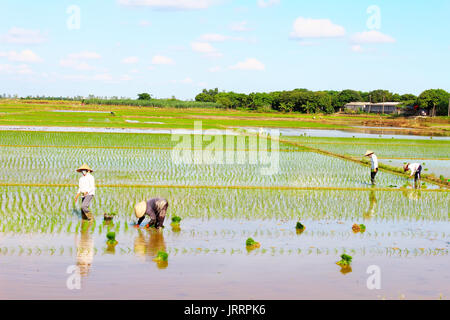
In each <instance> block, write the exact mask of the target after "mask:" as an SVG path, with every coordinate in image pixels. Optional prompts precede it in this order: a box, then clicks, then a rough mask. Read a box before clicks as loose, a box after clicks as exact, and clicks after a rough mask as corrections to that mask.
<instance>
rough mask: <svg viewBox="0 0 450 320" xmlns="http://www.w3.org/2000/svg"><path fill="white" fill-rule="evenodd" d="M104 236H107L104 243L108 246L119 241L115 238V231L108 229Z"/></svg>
mask: <svg viewBox="0 0 450 320" xmlns="http://www.w3.org/2000/svg"><path fill="white" fill-rule="evenodd" d="M106 238H107V240H106V244H108V246H115V245H117V244H118V243H119V242H118V241H117V240H116V233H115V232H112V231H109V232H108V233H107V234H106Z"/></svg>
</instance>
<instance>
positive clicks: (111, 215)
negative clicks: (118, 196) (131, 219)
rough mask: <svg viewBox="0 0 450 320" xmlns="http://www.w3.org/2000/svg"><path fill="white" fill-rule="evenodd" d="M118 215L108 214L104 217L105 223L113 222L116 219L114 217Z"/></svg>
mask: <svg viewBox="0 0 450 320" xmlns="http://www.w3.org/2000/svg"><path fill="white" fill-rule="evenodd" d="M116 215H117V213H115V212H111V213H106V212H105V214H104V215H103V219H104V221H111V220H112V219H114V217H115V216H116Z"/></svg>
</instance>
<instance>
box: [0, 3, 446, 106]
mask: <svg viewBox="0 0 450 320" xmlns="http://www.w3.org/2000/svg"><path fill="white" fill-rule="evenodd" d="M0 12H2V19H1V20H0V93H7V94H18V95H21V96H25V95H38V94H39V95H53V96H60V95H62V96H74V95H83V96H87V95H88V94H94V95H98V96H126V97H132V98H134V97H136V94H137V93H138V92H149V93H151V94H152V95H154V96H156V97H158V98H165V97H171V96H172V95H174V96H176V97H177V98H182V99H193V98H194V97H195V95H196V94H197V93H198V92H200V91H201V90H202V89H203V88H215V87H218V88H219V89H220V90H225V91H231V90H232V91H235V92H245V93H250V92H262V91H267V92H268V91H275V90H291V89H294V88H308V89H310V90H342V89H347V88H351V89H356V90H364V91H369V90H373V89H380V88H382V89H388V90H390V91H393V92H398V93H414V94H420V92H422V91H423V90H425V89H429V88H442V89H445V90H447V91H450V81H449V79H450V63H449V61H450V36H449V30H450V19H449V18H448V16H449V14H450V1H444V0H435V1H400V0H397V1H393V0H389V1H363V0H362V1H361V0H358V1H356V0H355V1H348V0H342V1H331V0H329V1H293V0H245V1H244V0H240V1H238V0H235V1H232V0H108V1H107V0H99V1H76V0H71V1H46V0H41V1H8V0H7V1H5V0H4V1H2V2H1V3H0ZM78 22H79V23H78Z"/></svg>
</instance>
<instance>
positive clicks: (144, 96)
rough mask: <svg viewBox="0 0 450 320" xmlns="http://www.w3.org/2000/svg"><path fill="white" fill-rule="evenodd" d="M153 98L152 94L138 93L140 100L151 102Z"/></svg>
mask: <svg viewBox="0 0 450 320" xmlns="http://www.w3.org/2000/svg"><path fill="white" fill-rule="evenodd" d="M151 99H152V96H151V95H150V93H145V92H144V93H138V100H151Z"/></svg>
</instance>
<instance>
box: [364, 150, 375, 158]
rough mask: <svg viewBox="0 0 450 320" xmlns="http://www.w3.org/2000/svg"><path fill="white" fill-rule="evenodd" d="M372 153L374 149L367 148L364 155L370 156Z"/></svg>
mask: <svg viewBox="0 0 450 320" xmlns="http://www.w3.org/2000/svg"><path fill="white" fill-rule="evenodd" d="M372 153H374V152H373V151H372V150H367V151H366V154H365V155H364V156H365V157H367V156H370V155H371V154H372Z"/></svg>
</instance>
